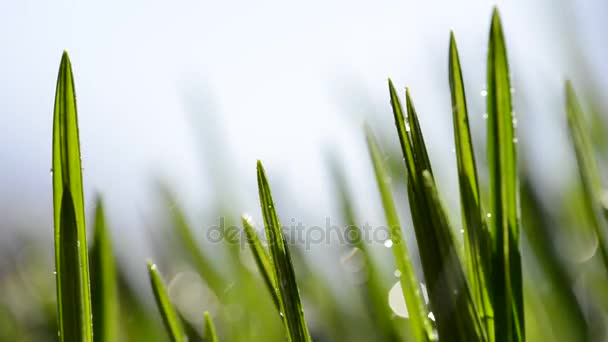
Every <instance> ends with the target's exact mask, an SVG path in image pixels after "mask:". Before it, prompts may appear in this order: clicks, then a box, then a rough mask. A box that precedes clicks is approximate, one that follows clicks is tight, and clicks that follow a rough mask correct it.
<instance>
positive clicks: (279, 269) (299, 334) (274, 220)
mask: <svg viewBox="0 0 608 342" xmlns="http://www.w3.org/2000/svg"><path fill="white" fill-rule="evenodd" d="M257 178H258V190H259V196H260V206H261V207H262V213H263V216H264V226H265V228H266V236H267V239H268V246H269V249H270V255H271V257H272V265H273V267H274V277H275V279H276V280H277V291H278V293H279V298H280V304H281V316H282V317H283V323H284V324H285V327H286V328H287V334H288V338H289V341H293V342H308V341H310V335H309V333H308V327H307V325H306V321H305V320H304V311H303V309H302V303H301V301H300V293H299V290H298V285H297V283H296V276H295V272H294V269H293V264H292V262H291V256H290V254H289V247H288V245H287V242H286V241H285V237H284V235H283V231H282V230H281V224H280V223H279V218H278V217H277V214H276V212H275V209H274V203H273V201H272V194H271V193H270V186H269V185H268V180H267V178H266V173H265V172H264V167H263V166H262V163H261V162H260V161H258V163H257Z"/></svg>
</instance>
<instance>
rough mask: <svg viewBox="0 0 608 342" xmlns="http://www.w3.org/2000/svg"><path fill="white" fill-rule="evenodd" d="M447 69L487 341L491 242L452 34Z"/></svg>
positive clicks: (475, 291)
mask: <svg viewBox="0 0 608 342" xmlns="http://www.w3.org/2000/svg"><path fill="white" fill-rule="evenodd" d="M448 65H449V81H450V90H451V95H452V114H453V122H454V139H455V145H456V160H457V163H458V181H459V185H460V203H461V210H462V221H463V222H462V226H463V230H464V235H465V240H464V241H465V258H466V266H467V273H468V279H469V284H470V286H471V294H472V296H473V300H474V301H475V305H476V307H477V309H478V310H479V316H480V318H481V320H482V322H484V324H485V326H486V331H487V332H488V335H489V337H490V338H493V331H494V328H493V325H494V322H493V317H494V313H493V309H492V303H491V302H490V294H489V289H488V287H489V284H490V279H489V276H490V264H489V261H490V259H491V253H492V251H491V238H490V236H489V232H488V230H487V226H486V224H485V220H484V216H485V214H484V211H483V210H482V205H481V198H480V195H479V184H478V180H477V166H476V163H475V154H474V152H473V143H472V140H471V132H470V130H469V118H468V114H467V103H466V96H465V91H464V81H463V79H462V71H461V68H460V59H459V56H458V48H457V47H456V40H455V38H454V34H453V33H451V34H450V48H449V62H448Z"/></svg>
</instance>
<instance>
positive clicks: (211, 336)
mask: <svg viewBox="0 0 608 342" xmlns="http://www.w3.org/2000/svg"><path fill="white" fill-rule="evenodd" d="M203 341H204V342H218V341H219V340H218V338H217V334H216V333H215V325H214V324H213V321H212V320H211V316H210V315H209V312H207V311H205V338H204V339H203Z"/></svg>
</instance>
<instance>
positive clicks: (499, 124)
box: [486, 9, 525, 341]
mask: <svg viewBox="0 0 608 342" xmlns="http://www.w3.org/2000/svg"><path fill="white" fill-rule="evenodd" d="M487 88H488V89H487V97H486V102H487V111H488V133H487V136H488V164H489V174H490V213H489V224H490V231H491V233H492V236H493V260H492V279H493V286H492V300H493V307H494V309H495V310H494V315H495V318H494V322H495V336H496V341H522V340H524V338H525V330H524V308H523V288H522V276H521V273H522V271H521V255H520V251H519V217H518V189H517V186H518V185H517V166H516V149H515V145H516V141H517V140H516V139H517V138H516V136H515V132H514V124H513V119H514V117H513V109H512V107H511V84H510V80H509V65H508V61H507V51H506V48H505V40H504V35H503V31H502V26H501V23H500V17H499V14H498V10H496V9H495V10H494V13H493V15H492V24H491V28H490V37H489V47H488V65H487Z"/></svg>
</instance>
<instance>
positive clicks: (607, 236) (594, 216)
mask: <svg viewBox="0 0 608 342" xmlns="http://www.w3.org/2000/svg"><path fill="white" fill-rule="evenodd" d="M566 112H567V116H568V130H569V132H570V138H571V140H572V144H573V146H574V152H575V154H576V161H577V166H578V171H579V175H580V179H581V182H582V184H583V191H584V194H585V197H584V199H585V207H586V208H587V211H588V212H589V218H590V219H591V222H592V224H593V228H594V229H595V233H596V234H597V237H598V239H599V248H600V251H601V253H602V258H603V261H604V265H605V267H607V268H608V250H607V248H608V223H607V221H606V216H605V215H604V209H603V207H604V206H603V204H602V189H603V187H602V180H601V176H600V173H599V170H598V167H597V162H596V160H595V158H594V155H593V154H594V152H593V146H592V144H591V140H590V138H589V134H590V129H589V127H587V123H586V122H585V116H584V114H583V111H582V109H581V106H580V103H579V101H578V98H577V96H576V93H575V92H574V88H572V84H571V83H570V82H569V81H567V82H566Z"/></svg>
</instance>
